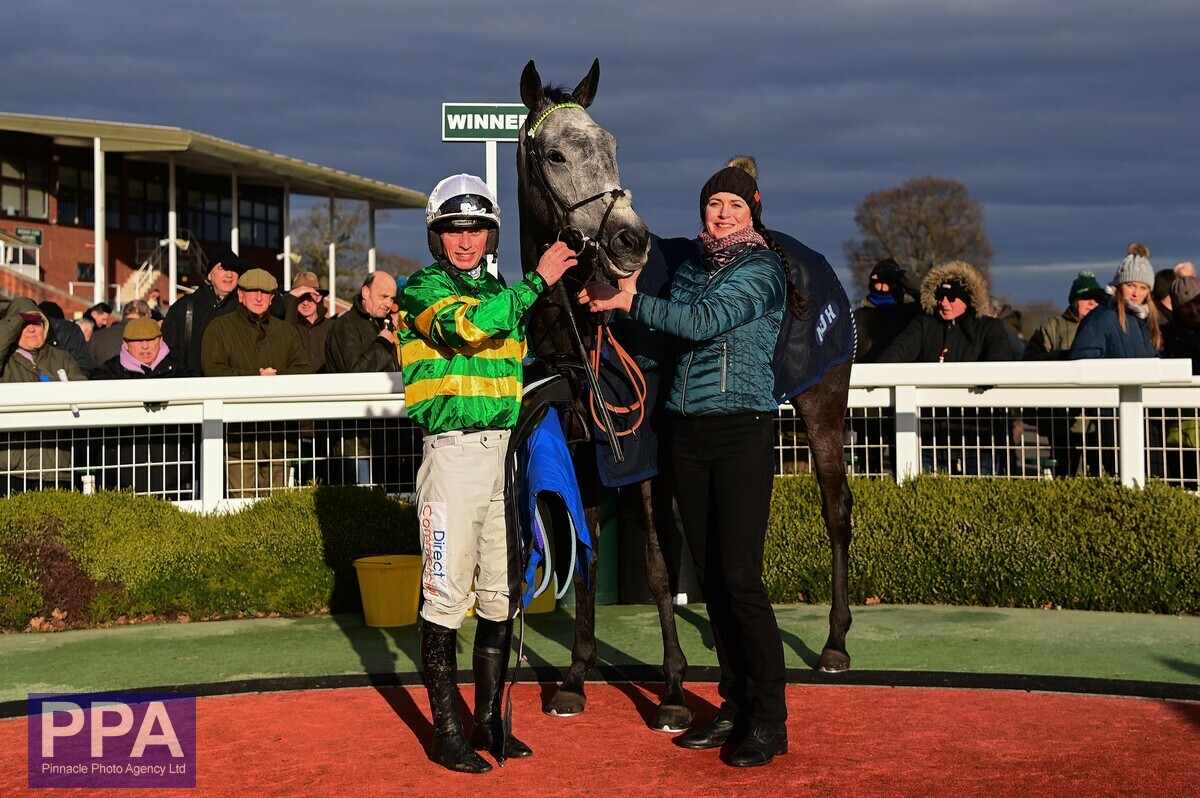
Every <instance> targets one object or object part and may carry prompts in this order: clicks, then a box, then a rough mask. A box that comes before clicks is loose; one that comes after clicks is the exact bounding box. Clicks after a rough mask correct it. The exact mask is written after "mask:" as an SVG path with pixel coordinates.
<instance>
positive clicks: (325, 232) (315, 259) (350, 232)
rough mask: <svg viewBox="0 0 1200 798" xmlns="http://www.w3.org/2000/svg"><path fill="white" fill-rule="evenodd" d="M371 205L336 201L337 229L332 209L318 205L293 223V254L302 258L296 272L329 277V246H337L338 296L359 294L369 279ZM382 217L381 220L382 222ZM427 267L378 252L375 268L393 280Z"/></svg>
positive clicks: (398, 256)
mask: <svg viewBox="0 0 1200 798" xmlns="http://www.w3.org/2000/svg"><path fill="white" fill-rule="evenodd" d="M367 212H368V209H367V203H365V202H354V201H348V200H335V201H334V204H333V226H332V227H331V226H330V223H329V222H330V219H329V205H328V204H326V203H316V204H314V205H313V206H312V207H310V208H309V209H308V210H307V211H305V212H304V213H302V214H300V215H299V216H296V217H294V218H293V219H292V231H293V232H292V251H293V252H295V253H297V254H298V255H299V256H300V261H299V263H298V264H297V266H296V269H295V270H299V271H310V272H316V273H317V274H318V275H326V274H328V273H329V242H330V241H334V242H336V243H337V278H336V279H337V294H338V296H339V297H348V296H353V295H354V294H357V293H358V289H359V287H360V286H361V285H362V282H363V278H365V277H366V275H367V249H368V245H369V244H368V241H367ZM382 216H383V214H379V215H378V216H377V218H381V217H382ZM423 265H424V264H423V263H421V262H420V261H416V260H413V259H412V258H406V257H404V256H403V255H399V254H396V253H394V252H377V253H376V259H375V267H376V268H377V269H379V270H381V271H386V272H387V273H389V274H391V275H392V276H393V277H402V276H405V275H408V274H412V273H413V272H414V271H416V270H417V269H419V268H421V267H422V266H423Z"/></svg>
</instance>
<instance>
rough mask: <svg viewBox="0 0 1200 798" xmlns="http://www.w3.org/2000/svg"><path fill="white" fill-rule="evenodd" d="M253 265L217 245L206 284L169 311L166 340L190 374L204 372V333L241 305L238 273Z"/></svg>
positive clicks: (210, 253)
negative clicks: (237, 293) (237, 294)
mask: <svg viewBox="0 0 1200 798" xmlns="http://www.w3.org/2000/svg"><path fill="white" fill-rule="evenodd" d="M249 268H250V264H249V263H247V262H246V261H244V260H242V259H241V258H240V257H238V255H237V254H236V253H235V252H234V251H233V250H232V249H230V248H229V247H227V246H220V247H217V248H216V249H214V250H212V251H211V252H209V253H208V271H207V272H206V273H205V275H204V285H202V286H200V287H199V288H197V289H196V291H195V293H192V294H189V295H188V296H185V297H183V298H182V299H180V300H179V301H178V302H176V303H175V304H173V305H171V307H170V309H169V310H168V311H167V318H166V320H165V321H163V325H162V331H163V340H164V341H166V343H167V345H168V346H169V347H170V348H171V351H172V352H174V353H175V357H177V358H179V360H180V361H181V362H182V363H183V364H184V365H185V366H186V367H187V370H188V373H189V374H193V375H199V374H201V373H203V365H202V362H201V344H202V342H203V341H204V332H205V330H207V329H208V325H209V324H210V323H211V322H212V321H213V319H217V318H220V317H221V316H224V315H225V314H227V313H232V312H233V311H234V310H235V309H236V308H237V307H238V302H237V297H235V296H234V289H235V288H237V284H238V276H239V275H240V274H241V273H242V272H244V271H246V270H247V269H249Z"/></svg>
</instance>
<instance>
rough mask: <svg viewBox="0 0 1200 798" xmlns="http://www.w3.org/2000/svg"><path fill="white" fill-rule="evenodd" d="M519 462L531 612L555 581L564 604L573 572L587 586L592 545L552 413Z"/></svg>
mask: <svg viewBox="0 0 1200 798" xmlns="http://www.w3.org/2000/svg"><path fill="white" fill-rule="evenodd" d="M520 457H521V470H522V476H521V497H520V513H519V520H520V529H521V535H522V544H523V546H524V548H525V550H526V551H528V552H529V559H528V563H527V565H526V567H525V574H524V579H525V592H524V593H523V594H522V596H521V606H522V607H525V608H528V607H529V602H531V601H533V599H534V598H535V597H537V596H539V595H541V594H542V593H543V592H545V590H546V589H547V588H548V587H549V586H550V585H551V584H552V581H553V583H556V584H557V586H558V589H557V590H556V591H555V594H554V596H555V598H562V596H563V594H564V593H566V591H567V587H568V586H569V585H570V584H571V570H572V568H574V570H575V572H576V573H577V574H578V575H579V577H580V579H582V580H583V584H584V585H587V584H588V563H589V562H591V557H592V548H593V543H592V535H591V531H590V530H589V529H588V526H587V519H586V517H585V516H584V513H583V500H582V498H581V497H580V495H579V483H578V481H576V478H575V467H574V465H573V464H572V463H571V453H570V451H569V450H568V449H567V440H566V437H565V436H564V435H563V431H562V424H561V422H560V421H559V418H558V412H557V411H556V410H555V409H554V408H553V407H551V408H549V410H548V411H547V413H546V416H545V418H543V419H542V421H541V423H540V424H538V426H537V428H536V429H534V431H533V432H532V433H531V434H530V436H529V438H528V439H527V440H526V441H525V442H524V444H522V446H521V455H520ZM539 567H542V578H541V579H540V580H539V579H538V578H537V570H538V568H539Z"/></svg>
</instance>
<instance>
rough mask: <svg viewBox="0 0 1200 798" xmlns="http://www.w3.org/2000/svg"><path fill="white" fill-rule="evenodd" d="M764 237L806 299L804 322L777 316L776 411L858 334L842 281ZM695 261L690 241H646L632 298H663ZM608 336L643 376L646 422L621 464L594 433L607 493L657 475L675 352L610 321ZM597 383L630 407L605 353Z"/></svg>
mask: <svg viewBox="0 0 1200 798" xmlns="http://www.w3.org/2000/svg"><path fill="white" fill-rule="evenodd" d="M771 237H772V238H774V239H775V241H776V242H777V243H778V244H779V246H780V247H782V248H783V251H784V253H785V254H786V255H787V258H788V263H789V264H790V266H791V268H790V270H789V271H790V274H791V279H792V282H793V283H795V285H796V288H797V289H798V290H799V291H800V295H801V296H803V297H804V298H805V299H806V300H807V306H806V311H805V314H804V318H802V319H797V318H795V317H794V316H792V315H791V314H790V313H785V314H784V317H783V318H784V320H783V325H782V327H781V328H780V331H779V340H778V342H777V343H776V345H775V362H774V371H775V398H776V399H777V400H778V401H779V402H780V403H781V404H782V403H783V402H786V401H788V400H789V399H791V398H793V397H794V396H797V395H799V394H801V393H803V392H804V391H806V390H808V389H809V388H811V387H812V386H813V385H816V384H817V383H818V382H820V381H821V378H822V377H824V376H825V373H826V372H828V371H829V369H831V368H833V367H834V366H837V365H839V364H841V363H845V362H846V361H847V360H849V359H850V358H852V357H853V356H854V345H855V340H856V338H857V333H856V332H855V329H854V315H853V313H852V308H851V307H850V300H849V298H848V297H847V296H846V292H845V290H844V289H843V288H842V284H841V281H840V280H838V277H837V274H836V273H835V272H834V271H833V267H832V266H830V265H829V261H827V260H826V259H825V256H824V255H822V254H821V253H819V252H817V251H816V250H813V249H809V248H808V247H806V246H805V245H804V244H801V243H800V242H799V241H797V240H796V239H794V238H792V237H791V236H788V235H784V234H783V233H779V232H776V231H774V230H772V231H771ZM699 256H700V249H699V246H698V244H697V242H696V240H695V239H690V238H659V237H658V236H653V235H652V236H651V237H650V258H649V260H648V261H647V262H646V266H645V267H644V268H643V269H642V272H641V275H640V276H639V277H638V291H639V292H641V293H646V294H650V295H652V296H656V297H661V298H664V299H665V298H668V296H669V294H670V287H671V278H672V277H673V276H674V274H675V270H676V269H678V268H679V266H680V265H681V264H682V263H683V262H684V261H686V260H688V259H690V258H697V257H699ZM610 329H611V330H612V332H613V334H614V335H615V336H616V338H617V340H618V341H620V342H621V345H622V346H624V347H625V349H626V350H627V351H628V352H629V353H630V354H632V355H633V356H634V358H635V360H637V362H638V366H640V367H641V369H642V371H643V372H644V373H645V375H646V382H647V384H648V385H647V389H648V394H649V395H648V396H647V406H648V407H649V408H650V411H649V422H648V424H647V425H645V426H643V427H642V429H641V430H639V434H638V436H637V438H636V439H634V438H633V437H632V436H627V437H624V438H622V439H621V442H622V444H623V450H624V454H625V460H624V462H620V463H619V462H617V461H616V458H615V457H614V455H613V452H612V449H611V447H610V446H609V445H608V441H607V440H605V438H604V435H603V433H600V432H599V430H596V441H597V446H596V459H597V463H598V465H599V467H600V480H601V481H602V482H603V483H604V484H605V485H607V486H608V487H620V486H622V485H629V484H632V483H635V482H640V481H642V480H645V479H649V478H650V477H653V476H655V475H657V474H658V473H659V472H660V471H661V470H662V465H663V464H662V462H661V458H662V457H664V456H665V455H666V452H665V451H662V450H663V449H664V448H665V447H660V446H659V445H658V438H659V437H660V435H662V434H665V432H666V425H667V424H668V423H669V422H668V420H667V419H666V413H665V412H662V405H663V403H664V402H665V400H666V394H667V393H668V391H667V390H665V389H666V388H669V387H670V385H671V379H672V377H673V376H674V375H673V366H674V361H675V358H674V348H673V344H672V342H671V340H670V336H668V335H667V334H666V333H663V332H659V331H657V330H649V329H647V328H646V327H645V326H644V325H641V324H638V323H637V322H634V321H632V320H631V319H629V318H628V317H626V316H624V314H616V316H615V317H614V318H613V320H612V322H611V324H610ZM600 371H601V373H600V379H601V384H602V385H603V386H604V391H605V396H606V397H608V399H609V401H610V402H611V403H613V404H618V405H627V404H629V403H630V402H631V401H632V400H633V396H632V391H631V390H630V388H629V385H628V380H627V379H625V377H624V376H623V375H621V374H619V373H618V372H617V371H616V366H615V364H614V363H613V362H612V361H611V360H610V358H609V357H608V356H607V354H605V356H604V357H603V358H602V361H601V370H600Z"/></svg>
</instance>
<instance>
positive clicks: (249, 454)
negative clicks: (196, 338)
mask: <svg viewBox="0 0 1200 798" xmlns="http://www.w3.org/2000/svg"><path fill="white" fill-rule="evenodd" d="M278 288H279V283H278V282H277V281H276V280H275V278H274V277H273V276H271V274H270V273H269V272H267V271H265V270H263V269H250V270H249V271H247V272H246V273H244V274H243V275H242V276H241V277H239V278H238V288H237V295H238V306H237V309H236V310H235V311H234V312H233V313H230V314H228V315H225V316H222V317H220V318H218V319H215V320H214V321H213V322H212V323H211V324H209V325H208V329H207V330H206V331H205V333H204V346H203V358H202V362H203V365H204V376H206V377H239V376H263V377H272V376H275V375H276V374H308V373H310V372H311V371H312V369H311V367H310V365H309V362H308V357H307V356H306V355H305V354H304V347H303V346H302V345H301V343H300V334H299V333H298V332H296V328H295V327H293V326H291V325H290V324H287V323H286V322H283V321H280V320H279V319H276V318H274V317H273V316H272V315H271V312H270V310H271V300H272V298H273V297H274V296H275V291H276V290H278ZM227 447H228V456H229V496H230V498H250V497H257V496H265V495H267V494H268V493H270V491H271V490H272V489H275V488H282V487H285V486H286V482H285V480H284V465H285V463H286V458H285V451H284V434H283V430H282V429H279V430H275V429H272V430H271V431H269V432H265V433H264V432H255V433H254V434H253V435H252V436H251V435H245V436H241V435H238V434H237V433H236V432H235V433H231V434H230V439H229V442H228V444H227Z"/></svg>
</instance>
